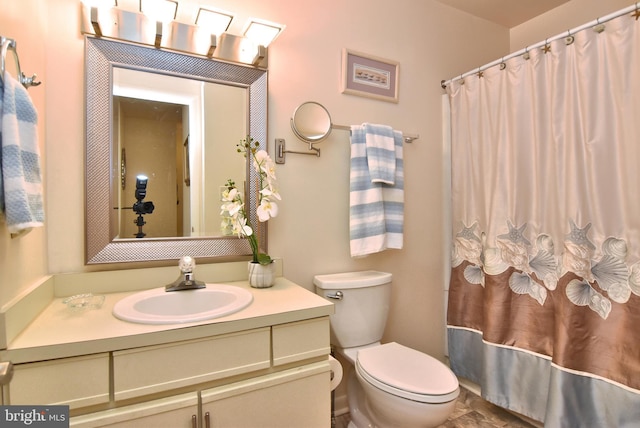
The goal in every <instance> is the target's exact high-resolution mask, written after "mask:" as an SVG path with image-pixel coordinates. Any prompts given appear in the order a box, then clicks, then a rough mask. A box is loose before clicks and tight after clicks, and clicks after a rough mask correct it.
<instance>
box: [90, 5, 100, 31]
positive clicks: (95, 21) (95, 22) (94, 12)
mask: <svg viewBox="0 0 640 428" xmlns="http://www.w3.org/2000/svg"><path fill="white" fill-rule="evenodd" d="M91 26H92V27H93V32H94V33H96V36H98V37H102V29H101V28H100V20H99V17H98V8H97V7H96V6H91Z"/></svg>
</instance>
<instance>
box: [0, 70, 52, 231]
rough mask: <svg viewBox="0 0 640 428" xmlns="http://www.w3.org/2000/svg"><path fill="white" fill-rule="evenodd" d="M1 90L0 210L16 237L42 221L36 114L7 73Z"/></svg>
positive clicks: (22, 90) (15, 82) (25, 93)
mask: <svg viewBox="0 0 640 428" xmlns="http://www.w3.org/2000/svg"><path fill="white" fill-rule="evenodd" d="M0 89H2V97H0V98H2V104H1V105H0V119H1V123H0V140H1V145H2V147H1V149H2V150H0V169H1V170H2V181H1V182H0V210H1V211H3V212H4V214H5V218H6V222H7V229H8V230H9V232H10V233H11V234H12V235H14V236H15V235H20V234H23V233H26V232H28V231H30V230H31V229H32V228H34V227H39V226H42V225H43V223H44V209H43V204H42V179H41V174H40V150H39V148H38V130H37V122H38V115H37V111H36V109H35V107H34V106H33V103H32V102H31V99H30V98H29V94H28V93H27V90H26V89H25V88H24V87H23V86H22V85H21V84H20V83H18V81H16V80H15V79H14V78H13V76H11V74H9V73H8V72H5V73H4V84H3V85H2V87H1V88H0Z"/></svg>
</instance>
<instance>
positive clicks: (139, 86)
mask: <svg viewBox="0 0 640 428" xmlns="http://www.w3.org/2000/svg"><path fill="white" fill-rule="evenodd" d="M113 71H114V73H113V76H114V84H113V94H114V98H113V109H114V125H115V126H114V137H113V139H114V142H113V144H117V145H118V147H119V149H120V150H118V152H120V153H122V150H125V153H128V155H129V160H128V166H129V168H128V171H127V173H126V176H125V177H124V178H125V180H124V182H125V183H132V182H133V179H134V178H135V177H136V176H137V175H138V174H144V175H146V176H148V177H149V180H150V183H149V185H150V197H152V198H153V199H152V200H153V201H154V202H155V207H156V210H155V211H154V212H153V216H149V217H145V224H144V226H143V227H144V232H145V237H147V238H159V237H177V236H216V235H220V230H219V225H220V222H221V220H222V219H221V217H220V207H219V205H220V204H219V198H218V197H217V195H218V194H219V190H218V189H219V188H220V186H221V183H222V184H224V183H225V182H226V180H227V179H229V178H231V179H233V180H234V181H235V182H236V183H242V182H243V181H244V176H245V174H246V169H245V164H244V159H243V158H242V157H241V156H234V154H235V153H234V152H233V151H229V147H230V146H233V144H232V143H233V142H238V141H240V140H242V139H243V138H244V136H246V135H247V134H246V114H245V112H246V111H247V106H246V104H247V103H246V99H247V96H246V89H245V88H240V87H236V86H230V85H224V84H217V83H209V82H201V81H195V80H189V79H184V78H179V77H174V76H165V75H160V74H150V73H148V72H141V71H137V70H128V69H123V68H118V67H115V68H114V70H113ZM124 95H127V96H124ZM130 97H131V98H130ZM229 112H240V114H230V113H229ZM199 130H201V131H199ZM225 151H228V153H225ZM222 154H225V155H222ZM120 163H121V164H122V162H120ZM153 189H155V192H154V191H153ZM132 195H133V193H132V192H131V191H130V189H128V188H127V186H125V187H124V188H122V192H121V195H120V197H119V199H118V201H119V204H118V207H117V208H118V209H119V226H118V230H119V233H118V236H117V237H116V238H130V237H132V236H139V230H138V228H139V227H140V226H139V225H138V222H137V219H136V216H137V214H136V213H134V212H132V211H131V198H132ZM200 195H204V197H202V198H201V197H200Z"/></svg>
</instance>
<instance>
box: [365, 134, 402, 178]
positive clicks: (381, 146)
mask: <svg viewBox="0 0 640 428" xmlns="http://www.w3.org/2000/svg"><path fill="white" fill-rule="evenodd" d="M363 127H364V132H365V142H366V146H367V165H368V167H369V175H370V176H371V181H372V182H373V183H386V184H393V183H394V182H395V175H396V150H395V141H394V136H393V128H391V127H390V126H386V125H372V124H370V123H365V124H364V125H363Z"/></svg>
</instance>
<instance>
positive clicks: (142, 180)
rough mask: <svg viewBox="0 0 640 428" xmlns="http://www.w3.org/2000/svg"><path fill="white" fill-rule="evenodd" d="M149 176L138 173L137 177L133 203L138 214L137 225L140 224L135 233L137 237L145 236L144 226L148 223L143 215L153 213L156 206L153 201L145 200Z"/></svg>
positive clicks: (134, 210) (135, 221)
mask: <svg viewBox="0 0 640 428" xmlns="http://www.w3.org/2000/svg"><path fill="white" fill-rule="evenodd" d="M148 181H149V178H148V177H147V176H146V175H138V176H137V177H136V193H135V196H136V202H135V203H134V204H133V212H135V213H136V214H138V218H136V219H135V220H134V223H135V224H136V226H138V233H136V234H135V237H136V238H144V237H145V235H146V233H144V232H142V226H144V225H145V224H147V222H146V221H144V217H143V215H145V214H151V213H153V210H154V208H155V206H154V205H153V202H151V201H146V202H145V201H144V198H146V197H147V182H148Z"/></svg>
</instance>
